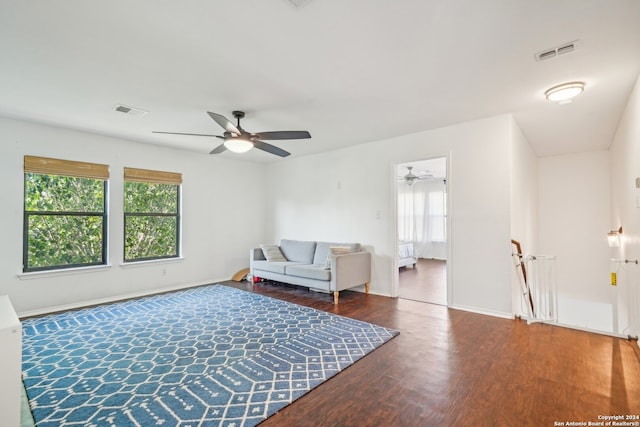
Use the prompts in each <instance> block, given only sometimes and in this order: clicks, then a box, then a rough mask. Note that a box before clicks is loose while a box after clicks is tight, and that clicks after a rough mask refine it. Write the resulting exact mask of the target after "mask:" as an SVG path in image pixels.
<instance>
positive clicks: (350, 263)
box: [249, 239, 371, 304]
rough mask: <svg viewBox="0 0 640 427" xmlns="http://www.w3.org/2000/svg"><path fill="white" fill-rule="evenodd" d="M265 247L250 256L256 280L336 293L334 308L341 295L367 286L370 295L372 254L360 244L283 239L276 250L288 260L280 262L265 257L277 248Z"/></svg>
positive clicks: (256, 249) (254, 250) (255, 249)
mask: <svg viewBox="0 0 640 427" xmlns="http://www.w3.org/2000/svg"><path fill="white" fill-rule="evenodd" d="M261 246H262V248H253V249H251V250H250V253H249V255H250V274H251V275H252V276H253V277H254V278H261V279H267V280H274V281H277V282H283V283H289V284H292V285H300V286H306V287H308V288H310V289H313V290H320V291H325V292H332V293H333V302H334V304H338V298H339V293H340V291H342V290H344V289H349V288H353V287H356V286H361V285H364V287H365V292H367V293H368V292H369V281H370V280H371V254H370V253H369V252H366V251H363V250H362V248H361V247H360V244H359V243H335V242H313V241H306V240H288V239H282V240H281V241H280V245H279V246H277V248H276V252H277V249H278V248H279V249H280V251H279V252H280V253H281V254H282V255H283V257H284V258H283V259H282V260H279V261H278V260H270V261H268V260H267V257H266V256H265V253H266V252H267V253H268V252H271V251H272V250H274V247H273V246H275V245H261ZM267 246H271V247H267ZM263 248H264V251H263ZM347 248H348V249H347ZM265 251H266V252H265ZM336 252H337V253H338V254H335V253H336ZM344 252H348V253H344ZM330 253H332V255H331V256H330V255H329V254H330ZM268 255H271V254H268ZM271 258H278V257H277V256H275V257H274V256H272V255H271Z"/></svg>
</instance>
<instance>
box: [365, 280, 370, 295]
mask: <svg viewBox="0 0 640 427" xmlns="http://www.w3.org/2000/svg"><path fill="white" fill-rule="evenodd" d="M364 292H365V293H367V294H368V293H369V282H367V283H365V284H364Z"/></svg>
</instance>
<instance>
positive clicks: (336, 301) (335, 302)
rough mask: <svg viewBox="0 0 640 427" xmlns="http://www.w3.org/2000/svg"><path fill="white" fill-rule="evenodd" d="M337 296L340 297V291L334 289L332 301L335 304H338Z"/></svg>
mask: <svg viewBox="0 0 640 427" xmlns="http://www.w3.org/2000/svg"><path fill="white" fill-rule="evenodd" d="M338 298H340V292H339V291H335V292H334V293H333V303H334V304H336V305H337V304H338Z"/></svg>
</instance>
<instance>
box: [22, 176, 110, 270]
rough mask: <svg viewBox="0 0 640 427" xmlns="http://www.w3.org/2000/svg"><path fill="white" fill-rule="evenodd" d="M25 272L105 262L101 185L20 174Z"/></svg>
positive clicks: (103, 205) (69, 179)
mask: <svg viewBox="0 0 640 427" xmlns="http://www.w3.org/2000/svg"><path fill="white" fill-rule="evenodd" d="M24 192H25V193H24V216H25V218H24V226H25V250H24V254H23V258H24V261H23V262H24V265H23V269H24V270H25V271H35V270H44V269H55V268H65V267H74V266H82V265H94V264H104V263H106V258H105V247H106V245H105V242H104V234H105V231H106V223H105V221H106V212H105V181H103V180H101V179H91V178H76V177H67V176H58V175H47V174H35V173H26V174H25V185H24Z"/></svg>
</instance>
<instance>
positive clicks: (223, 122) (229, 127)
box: [207, 111, 242, 135]
mask: <svg viewBox="0 0 640 427" xmlns="http://www.w3.org/2000/svg"><path fill="white" fill-rule="evenodd" d="M207 114H208V115H209V117H211V118H212V119H213V120H214V121H215V122H216V123H217V124H219V125H220V126H221V127H222V129H224V130H226V131H227V132H231V133H233V134H235V135H241V134H242V132H240V130H239V129H238V128H237V127H236V126H235V125H234V124H233V123H231V122H230V121H229V120H228V119H227V118H226V117H225V116H221V115H220V114H216V113H212V112H211V111H207Z"/></svg>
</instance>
